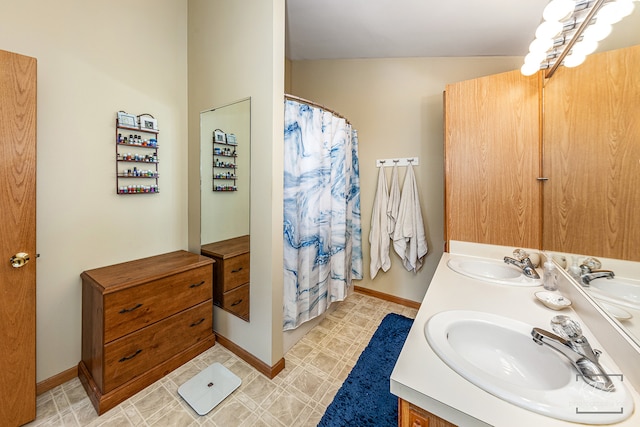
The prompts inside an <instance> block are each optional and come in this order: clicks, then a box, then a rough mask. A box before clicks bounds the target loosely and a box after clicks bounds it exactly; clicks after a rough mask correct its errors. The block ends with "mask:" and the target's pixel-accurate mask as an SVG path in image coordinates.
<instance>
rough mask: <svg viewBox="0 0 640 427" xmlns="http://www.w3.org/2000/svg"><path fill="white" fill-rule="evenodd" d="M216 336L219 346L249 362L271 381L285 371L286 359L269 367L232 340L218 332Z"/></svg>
mask: <svg viewBox="0 0 640 427" xmlns="http://www.w3.org/2000/svg"><path fill="white" fill-rule="evenodd" d="M215 334H216V337H217V340H218V344H220V345H221V346H223V347H225V348H226V349H227V350H229V351H230V352H231V353H233V354H235V355H236V356H238V357H239V358H240V359H242V360H244V361H245V362H247V363H248V364H249V365H251V366H252V367H253V368H255V369H256V370H257V371H258V372H260V373H261V374H262V375H264V376H266V377H268V378H269V379H273V378H274V377H275V376H276V375H278V374H279V373H280V371H282V370H283V369H284V357H283V358H282V359H280V360H278V362H276V364H275V365H273V366H269V365H267V364H266V363H264V362H263V361H262V360H260V359H258V358H257V357H255V356H254V355H253V354H251V353H249V352H248V351H247V350H245V349H244V348H242V347H240V346H239V345H238V344H236V343H234V342H233V341H231V340H230V339H228V338H225V337H223V336H222V335H220V334H219V333H217V332H216V333H215Z"/></svg>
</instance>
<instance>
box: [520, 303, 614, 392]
mask: <svg viewBox="0 0 640 427" xmlns="http://www.w3.org/2000/svg"><path fill="white" fill-rule="evenodd" d="M551 328H552V329H553V331H554V332H556V333H557V334H559V335H561V336H558V335H555V334H553V333H551V332H549V331H545V330H544V329H540V328H533V330H532V331H531V336H532V337H533V341H534V342H535V343H536V344H540V345H546V346H548V347H550V348H552V349H553V350H555V351H557V352H558V353H560V354H562V355H563V356H565V357H566V358H567V359H569V361H570V362H571V364H572V365H573V366H574V367H575V368H576V369H577V370H578V372H579V373H580V376H582V379H583V380H584V381H585V382H586V383H587V384H589V385H590V386H592V387H595V388H597V389H599V390H604V391H614V390H615V386H614V385H613V382H612V381H611V378H609V375H607V373H606V372H605V371H604V369H603V368H602V366H601V365H600V363H599V362H598V359H599V357H600V354H601V353H602V352H601V351H600V350H593V349H592V348H591V344H589V341H587V338H585V337H584V336H583V335H582V329H581V328H580V324H579V323H578V322H576V321H574V320H571V319H570V318H569V317H568V316H562V315H560V316H555V317H554V318H553V319H551Z"/></svg>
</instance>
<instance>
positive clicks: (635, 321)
mask: <svg viewBox="0 0 640 427" xmlns="http://www.w3.org/2000/svg"><path fill="white" fill-rule="evenodd" d="M639 25H640V7H638V4H637V6H636V8H635V10H634V12H633V13H632V15H631V16H628V17H626V18H625V19H624V20H623V21H621V22H619V23H617V24H615V25H614V28H613V33H612V34H611V36H609V38H607V39H605V40H604V42H602V43H601V49H600V51H608V50H613V49H620V48H623V47H629V46H636V45H640V32H639V31H638V30H637V28H638V26H639ZM630 63H631V62H630ZM635 63H636V64H637V62H635ZM578 68H579V67H578ZM576 70H577V69H576ZM638 71H639V70H637V69H635V68H629V67H628V69H627V70H626V72H627V73H632V74H635V75H637V73H638ZM606 75H607V70H604V69H601V70H600V72H599V73H598V74H595V75H594V78H595V77H598V79H597V81H595V82H584V83H585V87H588V86H589V85H599V84H604V83H603V81H605V80H606ZM630 75H631V74H630ZM554 78H555V76H554V77H552V79H551V80H553V79H554ZM634 102H635V104H634V107H633V110H634V111H635V113H632V114H637V111H640V110H638V108H640V101H638V100H637V98H636V101H634ZM567 132H568V133H572V134H578V132H574V130H572V129H571V128H568V130H567ZM636 143H637V140H636ZM627 161H628V162H631V163H629V164H627V166H625V165H624V164H616V165H615V167H616V173H620V171H621V170H624V168H630V169H633V167H632V166H634V167H636V168H637V164H638V158H637V156H633V155H627V156H626V157H625V159H624V162H627ZM568 166H569V167H570V165H568ZM608 166H609V165H608ZM609 167H610V166H609ZM635 170H637V169H635ZM611 171H613V169H612V170H611ZM585 173H586V174H587V175H588V174H594V173H596V174H597V173H598V172H597V171H593V170H591V171H585ZM610 173H613V172H610ZM606 175H607V174H606V173H604V175H603V176H606ZM635 176H636V177H637V175H635ZM583 178H584V180H583V181H582V183H583V185H587V186H588V183H589V179H593V175H591V176H589V177H587V176H584V177H583ZM636 179H637V178H633V179H632V181H634V180H636ZM635 182H636V181H634V183H635ZM634 183H632V182H630V183H629V184H630V187H633V186H634V185H635V184H634ZM583 190H584V188H583ZM545 203H546V202H545ZM609 203H613V201H609ZM638 203H640V200H637V199H634V200H632V201H631V203H625V205H626V206H624V207H622V208H623V209H628V210H633V209H634V208H635V207H637V204H638ZM552 218H553V219H554V220H556V221H559V220H561V218H560V215H553V216H552ZM636 218H637V217H636ZM633 222H635V221H633ZM619 225H620V227H621V228H620V229H619V233H621V234H624V235H627V236H628V235H629V234H630V233H631V232H632V230H629V229H626V228H625V227H629V226H631V227H634V226H637V223H636V224H626V225H624V224H619ZM602 226H603V225H602V224H600V227H602ZM584 233H586V234H584ZM584 233H583V235H582V238H588V237H587V236H588V230H584ZM572 234H575V233H572ZM545 249H548V250H551V251H553V250H554V249H557V250H560V251H562V249H561V248H545ZM627 249H628V251H627V252H628V253H632V254H637V253H640V247H635V245H634V246H633V247H629V248H627ZM564 251H566V252H573V253H578V254H585V255H579V258H584V257H586V256H587V255H589V256H593V257H596V258H598V259H600V260H601V261H602V264H603V266H602V268H603V269H612V270H614V272H615V273H616V276H618V277H619V278H620V281H621V282H625V281H626V282H628V283H630V284H631V286H632V287H631V288H629V289H628V292H627V295H628V296H629V297H631V298H634V297H633V295H634V294H635V295H636V297H635V298H638V300H637V301H636V302H637V304H636V305H635V307H636V308H634V304H633V303H631V304H630V305H624V304H622V305H621V304H615V303H612V302H611V300H609V301H606V300H603V299H602V298H596V292H597V291H592V292H590V291H589V290H588V289H586V288H585V289H584V290H585V291H586V292H585V293H586V294H587V296H589V297H590V298H591V300H592V301H593V302H594V303H595V304H597V305H598V306H600V308H601V309H602V311H603V312H605V313H607V314H608V315H609V317H610V318H611V320H612V321H613V322H614V323H616V324H617V325H618V326H620V327H621V328H622V329H623V330H624V331H625V332H626V333H627V335H628V336H629V337H630V338H631V339H632V340H633V341H634V342H635V343H636V344H637V346H638V349H639V351H640V310H638V308H637V307H640V297H638V296H637V295H638V291H640V277H636V276H637V274H638V273H637V271H638V267H632V268H630V269H627V270H626V271H625V268H623V267H622V264H618V263H617V261H616V260H608V259H606V258H605V257H604V256H603V255H602V254H598V253H592V252H590V251H589V250H588V249H587V248H586V247H580V245H577V246H576V247H574V248H572V250H570V249H565V250H564ZM571 260H572V256H571V255H568V256H567V261H568V262H571ZM636 262H637V260H636ZM618 268H620V271H617V270H618ZM627 279H629V280H627ZM609 284H611V285H613V282H611V283H609ZM576 286H578V287H580V286H581V285H579V284H578V283H576ZM600 296H602V294H600Z"/></svg>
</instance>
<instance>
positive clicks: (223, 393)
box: [178, 363, 242, 415]
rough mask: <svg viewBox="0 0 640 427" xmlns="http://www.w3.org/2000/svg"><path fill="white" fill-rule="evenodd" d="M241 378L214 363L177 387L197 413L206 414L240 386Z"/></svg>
mask: <svg viewBox="0 0 640 427" xmlns="http://www.w3.org/2000/svg"><path fill="white" fill-rule="evenodd" d="M240 384H242V380H241V379H240V378H238V377H237V376H236V375H234V373H233V372H231V371H230V370H228V369H227V368H225V367H224V366H222V365H221V364H220V363H214V364H213V365H211V366H209V367H208V368H206V369H205V370H203V371H201V372H200V373H198V374H196V375H195V376H194V377H193V378H191V379H190V380H189V381H187V382H186V383H184V384H182V385H181V386H180V387H179V388H178V394H179V395H180V396H182V398H183V399H184V400H185V401H186V402H187V403H188V404H189V406H191V407H192V408H193V410H194V411H196V412H197V413H198V415H207V414H208V413H209V412H211V410H212V409H213V408H215V407H216V406H218V404H219V403H220V402H222V401H223V400H224V399H226V398H227V396H229V395H230V394H231V393H233V391H234V390H235V389H237V388H238V387H240Z"/></svg>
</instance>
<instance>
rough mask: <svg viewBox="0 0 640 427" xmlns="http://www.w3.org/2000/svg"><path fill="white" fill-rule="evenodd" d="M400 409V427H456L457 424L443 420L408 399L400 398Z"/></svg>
mask: <svg viewBox="0 0 640 427" xmlns="http://www.w3.org/2000/svg"><path fill="white" fill-rule="evenodd" d="M398 402H399V405H398V406H399V409H400V417H399V418H400V420H399V423H398V424H399V425H400V427H456V425H455V424H452V423H450V422H449V421H447V420H443V419H442V418H440V417H437V416H436V415H433V414H432V413H430V412H427V411H425V410H424V409H422V408H419V407H417V406H414V405H412V404H411V403H409V402H407V401H406V400H402V399H398Z"/></svg>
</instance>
